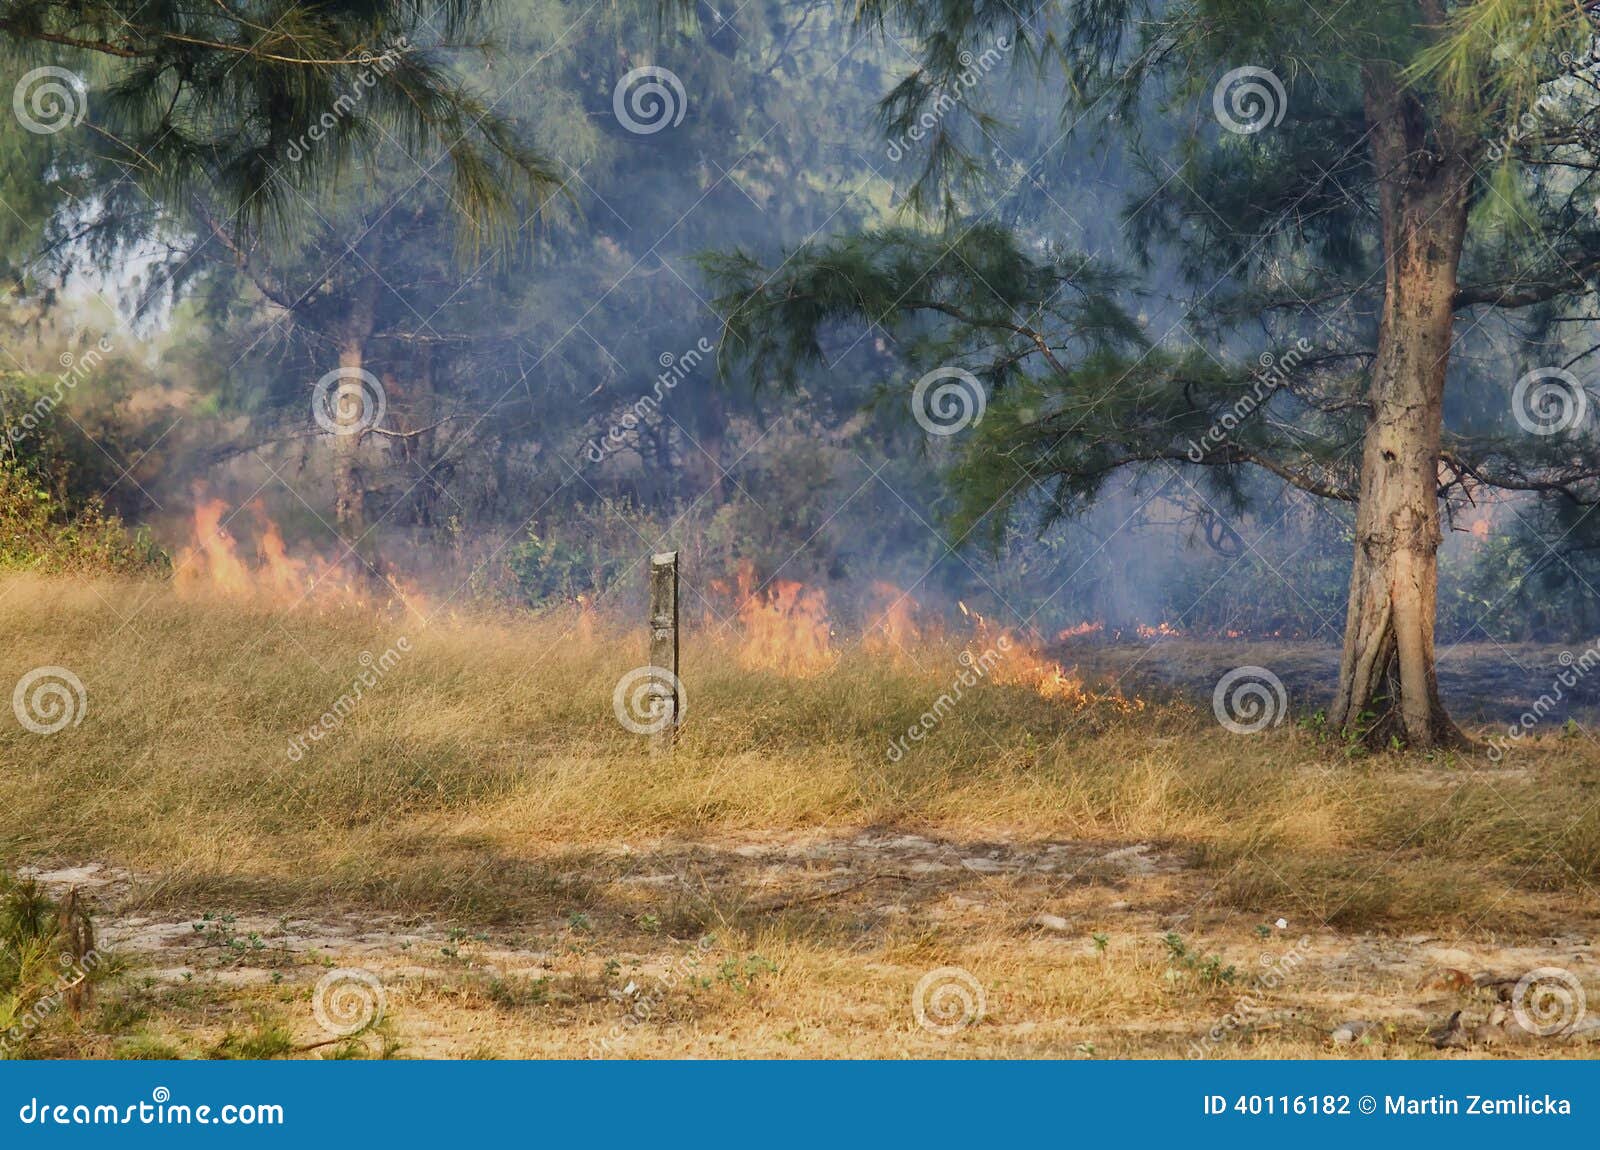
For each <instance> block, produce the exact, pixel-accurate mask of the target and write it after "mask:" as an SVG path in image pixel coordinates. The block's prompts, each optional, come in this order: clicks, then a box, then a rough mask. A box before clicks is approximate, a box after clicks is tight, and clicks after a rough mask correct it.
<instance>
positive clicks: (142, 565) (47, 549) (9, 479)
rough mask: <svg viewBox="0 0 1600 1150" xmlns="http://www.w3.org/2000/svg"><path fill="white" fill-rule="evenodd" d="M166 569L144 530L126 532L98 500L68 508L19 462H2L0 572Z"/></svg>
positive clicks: (163, 555)
mask: <svg viewBox="0 0 1600 1150" xmlns="http://www.w3.org/2000/svg"><path fill="white" fill-rule="evenodd" d="M170 567H171V561H170V559H169V557H168V556H167V554H166V553H165V552H164V551H162V550H161V549H160V548H158V547H157V546H156V545H155V544H154V543H153V542H152V541H151V539H150V536H149V533H148V532H147V531H146V529H144V528H140V529H139V530H138V531H136V532H133V533H129V531H128V530H127V529H126V528H125V527H123V525H122V521H121V520H120V519H118V518H117V516H115V515H113V514H111V513H109V512H107V511H106V509H105V507H104V505H103V504H102V503H101V501H100V500H99V498H98V497H95V498H90V499H89V500H87V501H86V502H85V503H84V504H83V505H82V506H81V507H79V508H76V509H71V508H68V507H66V506H64V505H63V503H62V501H61V500H60V499H57V498H55V497H53V496H52V495H51V494H50V492H48V491H47V490H45V489H44V488H43V487H41V486H40V485H39V484H38V483H37V482H36V481H35V480H34V479H33V478H32V476H31V475H29V474H28V472H27V471H26V470H25V469H24V468H23V467H22V466H21V465H20V464H18V463H16V462H14V461H11V460H6V459H0V570H13V571H15V570H27V571H45V572H53V573H61V572H68V573H77V574H105V573H113V574H141V573H164V572H166V571H167V570H169V569H170Z"/></svg>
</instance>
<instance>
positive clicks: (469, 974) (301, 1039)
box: [32, 828, 1600, 1057]
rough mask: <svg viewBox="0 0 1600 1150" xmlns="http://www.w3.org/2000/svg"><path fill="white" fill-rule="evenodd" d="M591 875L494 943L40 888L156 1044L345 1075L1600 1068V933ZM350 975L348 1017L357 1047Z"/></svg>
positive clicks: (851, 849)
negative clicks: (774, 1066)
mask: <svg viewBox="0 0 1600 1150" xmlns="http://www.w3.org/2000/svg"><path fill="white" fill-rule="evenodd" d="M584 858H585V860H586V861H585V862H584V863H583V864H582V868H581V870H582V873H581V874H574V876H573V879H574V881H581V882H584V883H586V884H591V887H590V889H592V891H593V892H595V893H594V895H593V896H592V897H591V898H590V899H589V900H588V903H587V905H588V906H590V907H591V908H592V909H591V910H590V911H587V912H584V913H577V912H572V913H568V914H566V915H564V916H562V917H552V918H550V919H549V920H546V921H540V922H530V923H525V924H518V925H517V927H516V928H514V929H505V928H497V929H493V930H470V929H464V928H463V927H461V926H459V925H456V924H451V923H446V922H440V921H435V920H431V919H429V918H427V917H402V916H374V915H371V914H363V913H361V912H359V911H358V910H355V909H353V908H331V909H328V910H326V911H322V912H317V913H306V912H303V911H301V912H297V913H293V914H290V915H287V916H279V915H274V914H269V913H260V912H249V911H238V912H234V911H230V910H229V909H228V908H220V907H194V908H182V909H179V910H174V909H170V908H165V909H160V910H157V909H152V908H153V906H155V905H159V904H160V887H159V883H158V882H153V881H151V880H150V879H149V878H147V877H143V876H138V875H134V874H130V873H127V872H122V871H117V870H114V869H111V868H107V867H103V866H99V865H95V864H89V865H85V866H81V867H74V868H60V869H54V870H48V871H35V872H32V877H36V878H37V879H38V880H39V881H40V882H41V883H43V884H44V885H45V886H46V887H47V888H48V889H50V890H51V891H52V892H54V893H57V894H59V893H62V892H64V891H65V890H66V889H68V888H69V887H74V886H75V887H77V888H79V889H80V890H81V891H84V892H86V893H87V894H89V895H90V896H91V897H92V899H93V900H94V904H95V906H96V907H97V909H98V920H99V937H100V945H101V946H102V948H105V949H108V950H109V951H110V952H112V953H114V954H115V955H117V956H118V957H119V958H120V959H121V960H122V962H123V963H124V967H125V969H124V971H123V973H122V974H121V975H120V976H119V981H118V982H117V983H114V984H112V985H111V986H109V987H108V988H107V989H106V990H104V991H102V996H104V995H116V994H118V993H119V991H118V989H117V987H118V986H119V985H120V986H131V987H133V988H135V990H134V992H133V996H134V997H135V998H137V999H138V1000H139V1002H140V1003H141V1004H142V1005H141V1009H142V1010H145V1011H147V1012H148V1013H149V1015H150V1022H149V1024H148V1025H149V1028H150V1030H151V1032H152V1033H155V1034H159V1035H163V1036H165V1037H166V1038H168V1039H170V1040H172V1041H173V1042H174V1043H175V1044H176V1046H177V1049H179V1050H180V1051H181V1052H183V1053H186V1054H197V1053H205V1052H206V1048H207V1044H208V1043H216V1042H220V1041H221V1040H222V1039H223V1037H224V1036H225V1035H227V1034H229V1033H234V1034H238V1033H245V1032H248V1031H249V1030H250V1028H251V1027H252V1026H258V1025H259V1024H260V1021H261V1019H262V1018H263V1017H270V1018H272V1019H274V1020H277V1021H280V1022H281V1023H282V1025H283V1026H284V1027H285V1028H286V1029H287V1031H288V1032H289V1034H290V1035H291V1036H292V1039H293V1042H294V1044H295V1047H296V1049H295V1050H294V1051H293V1053H298V1054H301V1055H305V1056H312V1057H316V1056H319V1055H320V1054H322V1053H324V1052H326V1051H328V1050H330V1049H333V1048H334V1047H336V1046H337V1045H338V1044H337V1042H336V1039H337V1038H338V1031H339V1029H340V1028H341V1027H342V1026H345V1025H346V1023H344V1022H342V1021H341V1019H342V1018H345V1017H349V1018H352V1019H354V1021H352V1022H350V1023H349V1024H348V1025H356V1024H358V1023H359V1022H361V1021H365V1020H370V1019H372V1018H373V1017H374V1016H375V1015H377V1014H380V1013H381V1015H382V1022H381V1026H380V1028H379V1029H380V1030H381V1031H382V1041H381V1042H379V1041H377V1040H376V1039H375V1038H374V1035H375V1034H376V1032H374V1031H368V1032H366V1033H365V1034H364V1035H360V1036H358V1038H357V1044H358V1045H359V1046H360V1048H361V1049H362V1050H364V1051H365V1052H366V1053H368V1054H370V1053H373V1052H374V1051H375V1050H377V1049H380V1048H381V1047H382V1046H383V1045H385V1044H387V1045H389V1046H391V1047H393V1048H395V1049H397V1050H398V1051H399V1053H400V1054H401V1055H402V1056H406V1057H467V1056H477V1057H484V1056H495V1057H545V1056H557V1057H585V1056H597V1055H603V1056H619V1057H657V1056H670V1057H684V1056H695V1057H698V1056H709V1057H719V1056H737V1057H804V1056H821V1057H852V1056H863V1057H897V1056H914V1057H951V1056H1012V1057H1037V1056H1046V1057H1092V1056H1129V1055H1144V1056H1166V1057H1184V1056H1209V1057H1252V1056H1254V1057H1262V1056H1322V1055H1327V1056H1369V1057H1370V1056H1391V1057H1392V1056H1401V1057H1420V1056H1437V1055H1439V1054H1440V1053H1441V1049H1440V1046H1439V1044H1440V1043H1443V1044H1444V1045H1443V1050H1442V1052H1443V1054H1445V1055H1448V1056H1452V1057H1484V1056H1488V1057H1493V1056H1503V1055H1510V1056H1517V1057H1527V1056H1535V1057H1540V1056H1555V1057H1561V1056H1569V1057H1570V1056H1592V1054H1593V1053H1595V1052H1597V1051H1600V1044H1593V1043H1591V1042H1590V1041H1589V1040H1591V1039H1594V1038H1595V1037H1597V1031H1596V1027H1597V1026H1600V1019H1597V1017H1596V1015H1595V1014H1594V1013H1593V1012H1590V1011H1588V1010H1587V1009H1586V1006H1587V1002H1588V1000H1590V999H1592V1000H1593V1001H1595V1002H1596V1004H1597V1009H1600V998H1597V997H1595V996H1596V995H1600V965H1597V961H1596V956H1595V952H1594V946H1593V943H1594V934H1595V923H1594V922H1593V921H1583V922H1578V921H1571V922H1561V921H1558V920H1554V919H1553V920H1552V922H1551V924H1550V926H1551V933H1549V934H1548V935H1547V936H1544V937H1539V938H1527V937H1522V938H1519V939H1518V940H1517V941H1516V942H1515V943H1514V944H1512V943H1507V942H1505V941H1503V940H1501V939H1499V938H1498V937H1497V934H1496V931H1495V930H1494V928H1493V924H1492V923H1485V924H1479V925H1478V928H1476V929H1473V930H1471V931H1469V932H1465V933H1463V935H1462V936H1460V937H1435V936H1428V935H1404V936H1386V935H1378V934H1368V933H1341V932H1339V931H1336V930H1334V929H1331V928H1328V927H1326V926H1324V925H1322V924H1321V923H1319V922H1317V921H1315V920H1314V918H1311V917H1308V915H1307V914H1306V912H1305V911H1304V909H1303V908H1297V907H1293V906H1286V907H1284V908H1282V914H1281V915H1279V916H1277V917H1276V918H1272V919H1269V920H1267V921H1256V920H1254V919H1251V920H1250V921H1248V922H1246V921H1244V920H1243V917H1242V916H1241V915H1240V914H1239V913H1238V912H1236V911H1230V910H1228V909H1226V908H1222V907H1219V906H1217V905H1215V904H1214V903H1213V901H1212V899H1211V898H1210V892H1211V890H1213V889H1214V888H1215V886H1216V880H1215V878H1214V877H1212V878H1209V879H1208V878H1205V877H1203V876H1202V875H1200V874H1198V873H1196V872H1194V871H1193V870H1191V869H1190V868H1188V867H1187V866H1186V865H1185V863H1184V860H1182V859H1181V858H1178V857H1175V856H1174V855H1172V854H1169V853H1167V852H1165V851H1163V850H1161V849H1160V848H1159V847H1158V846H1156V845H1155V844H1151V843H1126V844H1085V843H1073V842H1059V841H1032V842H1017V841H1008V840H1006V839H1005V838H1003V837H998V836H997V837H994V838H982V837H974V838H963V839H959V840H958V839H936V838H931V837H923V836H921V835H916V834H908V833H895V832H888V831H882V830H874V829H870V828H862V829H857V830H853V831H849V832H846V833H840V832H839V831H837V830H834V831H831V832H826V833H824V832H817V833H807V834H790V835H782V836H767V837H762V836H745V837H742V838H739V839H734V840H723V841H701V842H681V841H680V842H657V843H632V844H624V843H612V844H607V845H605V846H603V847H598V848H595V849H594V850H593V851H592V852H590V853H589V854H587V855H586V856H584ZM1169 933H1176V934H1177V935H1178V936H1179V937H1180V938H1181V939H1182V940H1183V945H1184V946H1185V948H1186V954H1185V955H1175V954H1174V952H1173V951H1172V948H1171V947H1170V945H1169V944H1168V943H1167V942H1166V941H1165V938H1166V936H1168V935H1169ZM1229 968H1231V969H1229ZM1541 969H1545V970H1547V971H1555V972H1560V973H1559V974H1551V975H1548V976H1546V977H1548V978H1555V979H1557V982H1558V984H1557V985H1555V990H1556V991H1558V992H1566V991H1568V990H1570V989H1572V988H1575V989H1576V991H1577V994H1578V995H1579V997H1580V1000H1581V1001H1579V1002H1578V1003H1576V1004H1571V1005H1570V1006H1569V1008H1568V1013H1567V1015H1566V1016H1564V1017H1563V1018H1562V1019H1560V1020H1559V1021H1560V1022H1561V1023H1562V1025H1561V1027H1560V1029H1559V1031H1558V1032H1557V1033H1554V1034H1552V1035H1550V1036H1548V1037H1545V1036H1536V1035H1530V1034H1528V1033H1527V1032H1526V1031H1522V1030H1519V1029H1518V1028H1517V1025H1516V1024H1515V1023H1511V1024H1510V1027H1511V1029H1510V1030H1509V1031H1508V1030H1506V1028H1505V1024H1503V1023H1500V1024H1496V1023H1495V1019H1496V1018H1497V1017H1501V1016H1504V1015H1506V1014H1507V1011H1508V1010H1509V1009H1510V1005H1509V1002H1510V996H1511V993H1512V991H1513V989H1514V986H1513V984H1514V983H1515V982H1516V981H1517V980H1518V979H1520V978H1521V977H1522V976H1523V975H1525V974H1527V973H1528V972H1530V971H1538V970H1541ZM952 971H955V972H959V973H949V972H952ZM1222 971H1226V972H1227V973H1226V974H1225V975H1224V974H1221V973H1220V972H1222ZM351 972H356V973H351ZM941 972H945V973H943V974H941ZM329 979H331V980H333V989H332V990H319V989H318V984H319V982H323V981H326V980H329ZM341 979H342V980H344V982H345V983H346V987H345V989H346V991H347V992H348V993H347V994H346V996H345V997H346V1000H347V1001H345V1002H344V1005H343V1007H341V1008H339V1009H344V1010H345V1011H346V1014H345V1015H339V1016H337V1017H336V1018H335V1020H334V1023H333V1025H332V1027H331V1028H330V1025H329V1023H328V1020H327V1018H326V1015H327V1013H328V1012H329V1011H330V1010H335V1007H334V1006H332V1005H330V1003H331V1002H332V999H331V998H329V997H328V995H336V994H337V992H338V983H339V981H340V980H341ZM930 979H931V980H932V989H931V990H928V989H927V988H925V987H924V989H923V990H919V986H922V984H925V983H928V981H929V980H930ZM941 979H942V980H943V990H941V989H940V987H941ZM319 1006H321V1007H323V1008H324V1009H323V1011H322V1013H321V1014H320V1015H319V1013H318V1007H319ZM919 1009H920V1013H919ZM352 1010H353V1011H354V1012H355V1013H354V1014H353V1015H352V1014H350V1013H349V1011H352ZM1456 1011H1461V1012H1462V1013H1461V1015H1460V1017H1459V1019H1458V1023H1457V1026H1456V1027H1455V1028H1454V1029H1453V1030H1451V1029H1450V1028H1449V1027H1448V1023H1449V1020H1450V1018H1451V1016H1452V1015H1453V1014H1454V1013H1455V1012H1456ZM941 1012H942V1013H941ZM1567 1023H1572V1024H1573V1025H1566V1024H1567ZM1430 1031H1432V1032H1434V1036H1433V1037H1432V1038H1430V1037H1429V1036H1428V1035H1429V1032H1430ZM108 1052H114V1048H113V1051H108Z"/></svg>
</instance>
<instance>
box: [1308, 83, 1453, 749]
mask: <svg viewBox="0 0 1600 1150" xmlns="http://www.w3.org/2000/svg"><path fill="white" fill-rule="evenodd" d="M1366 87H1367V92H1366V104H1367V115H1368V120H1369V122H1370V123H1371V125H1372V152H1373V159H1374V162H1375V163H1376V164H1377V167H1378V173H1379V210H1380V212H1381V217H1382V227H1383V243H1384V258H1385V282H1384V301H1383V312H1382V316H1381V321H1380V326H1379V331H1378V346H1377V354H1376V356H1375V357H1374V360H1373V365H1372V375H1371V379H1370V382H1369V389H1368V401H1369V403H1370V405H1371V406H1370V410H1369V412H1368V417H1367V433H1366V441H1365V444H1364V450H1363V455H1362V460H1361V483H1360V491H1359V499H1360V502H1359V504H1358V507H1357V512H1356V532H1355V534H1356V538H1355V561H1354V564H1353V567H1352V570H1351V575H1350V604H1349V613H1348V615H1347V618H1346V622H1345V638H1344V655H1343V659H1342V661H1341V665H1340V670H1339V690H1338V694H1337V696H1336V697H1335V699H1334V703H1333V707H1332V710H1331V713H1330V716H1329V717H1330V721H1331V722H1332V723H1333V724H1334V725H1335V726H1336V727H1338V728H1339V729H1341V730H1343V731H1345V732H1347V733H1353V734H1357V735H1359V736H1361V737H1362V738H1363V739H1365V740H1366V741H1368V742H1373V743H1385V742H1389V741H1390V740H1391V739H1392V740H1396V741H1398V742H1400V743H1402V744H1404V745H1406V746H1411V747H1419V748H1426V747H1437V746H1453V745H1462V744H1464V743H1465V742H1466V740H1465V738H1464V737H1463V736H1462V734H1461V732H1460V731H1459V730H1458V729H1457V727H1456V725H1455V724H1454V723H1453V722H1452V721H1451V720H1450V717H1449V715H1448V714H1446V713H1445V709H1444V706H1443V704H1442V703H1441V702H1440V700H1439V681H1438V675H1437V672H1436V670H1435V665H1434V635H1433V632H1434V617H1435V611H1436V606H1437V601H1438V584H1439V566H1438V552H1439V543H1440V528H1439V497H1438V485H1439V448H1440V437H1441V434H1442V431H1443V419H1444V387H1445V376H1446V372H1447V370H1448V367H1449V362H1450V345H1451V337H1452V330H1453V324H1454V315H1455V307H1454V297H1455V291H1456V270H1457V266H1458V265H1459V263H1460V259H1461V250H1462V246H1463V244H1464V242H1465V238H1466V227H1467V208H1468V195H1467V192H1468V188H1469V186H1470V183H1471V180H1472V168H1471V165H1470V163H1469V162H1468V160H1467V157H1466V156H1464V155H1462V154H1460V153H1459V152H1457V151H1455V150H1454V149H1452V148H1451V147H1450V146H1449V133H1448V132H1445V131H1443V130H1441V129H1440V127H1439V126H1438V125H1434V126H1433V127H1432V130H1430V128H1429V126H1428V125H1427V123H1426V122H1425V119H1424V116H1423V112H1422V109H1421V108H1420V107H1419V106H1418V105H1417V104H1416V103H1415V101H1413V100H1412V98H1411V97H1410V96H1408V95H1406V94H1405V93H1404V91H1403V90H1402V89H1401V88H1400V86H1399V85H1398V84H1397V83H1396V82H1395V80H1394V77H1393V75H1392V74H1390V73H1388V72H1387V71H1385V70H1380V69H1372V70H1369V72H1368V73H1367V76H1366ZM1441 137H1443V142H1441Z"/></svg>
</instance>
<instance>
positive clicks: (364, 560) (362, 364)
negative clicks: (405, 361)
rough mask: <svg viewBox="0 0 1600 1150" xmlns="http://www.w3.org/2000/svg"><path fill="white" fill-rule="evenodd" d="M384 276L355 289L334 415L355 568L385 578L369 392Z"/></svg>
mask: <svg viewBox="0 0 1600 1150" xmlns="http://www.w3.org/2000/svg"><path fill="white" fill-rule="evenodd" d="M378 286H379V285H378V281H377V279H376V278H374V277H371V276H369V277H367V278H366V279H365V280H363V281H362V282H361V283H359V284H357V285H356V287H355V289H354V296H353V298H352V299H351V302H350V305H349V311H348V312H347V313H346V315H345V320H344V325H343V330H342V331H341V333H340V336H339V369H340V378H339V385H338V388H337V390H336V391H335V393H334V418H335V420H336V421H337V422H338V423H339V424H341V425H345V424H348V425H349V426H348V429H345V428H344V427H343V426H341V432H342V433H341V434H338V435H335V436H334V437H333V444H332V447H333V498H334V519H335V522H336V523H337V525H338V527H339V532H340V534H342V535H343V536H344V540H345V543H346V544H347V545H348V546H350V547H351V548H352V549H353V554H352V557H351V558H352V563H351V567H352V571H353V573H354V574H356V575H357V576H359V577H361V578H363V579H375V580H381V578H382V576H383V561H382V557H381V555H380V554H379V551H378V545H377V539H376V536H375V535H374V534H373V533H372V532H371V530H370V528H369V524H368V521H367V486H368V481H367V475H366V469H365V467H364V466H363V465H364V463H365V462H366V460H367V459H368V457H369V454H370V452H369V449H368V447H367V436H366V425H365V424H364V423H363V420H367V419H370V418H371V415H370V408H371V404H372V402H373V396H372V395H370V394H366V388H368V387H369V386H370V385H369V384H367V383H366V380H368V379H371V378H373V377H372V376H371V374H370V372H368V370H367V366H366V358H367V356H366V353H367V342H368V341H369V340H370V339H371V337H372V332H373V328H374V325H375V318H376V307H377V301H378Z"/></svg>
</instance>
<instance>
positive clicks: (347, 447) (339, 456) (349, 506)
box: [333, 332, 367, 543]
mask: <svg viewBox="0 0 1600 1150" xmlns="http://www.w3.org/2000/svg"><path fill="white" fill-rule="evenodd" d="M365 363H366V338H365V336H364V335H358V334H356V333H354V332H350V333H347V334H346V335H345V337H344V338H343V339H342V340H340V341H339V370H340V372H341V373H342V374H341V376H340V379H339V386H338V389H337V390H336V391H335V393H334V404H333V410H334V417H335V419H336V420H337V421H338V422H339V423H340V425H341V427H340V434H338V435H335V436H334V437H333V513H334V520H335V522H337V523H338V524H339V527H340V529H341V530H342V531H344V532H345V538H346V541H347V542H352V543H353V542H354V541H355V540H356V539H358V538H359V537H360V535H361V533H362V532H363V531H365V530H366V526H367V490H366V481H365V477H364V476H363V475H362V473H361V441H362V439H363V438H364V437H363V436H362V434H361V432H360V431H358V430H349V431H347V430H345V428H344V427H343V426H342V425H343V424H345V423H353V421H355V420H356V419H358V418H359V417H360V413H361V410H362V402H363V400H362V395H361V372H362V371H364V370H365V367H364V366H363V365H364V364H365Z"/></svg>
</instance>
